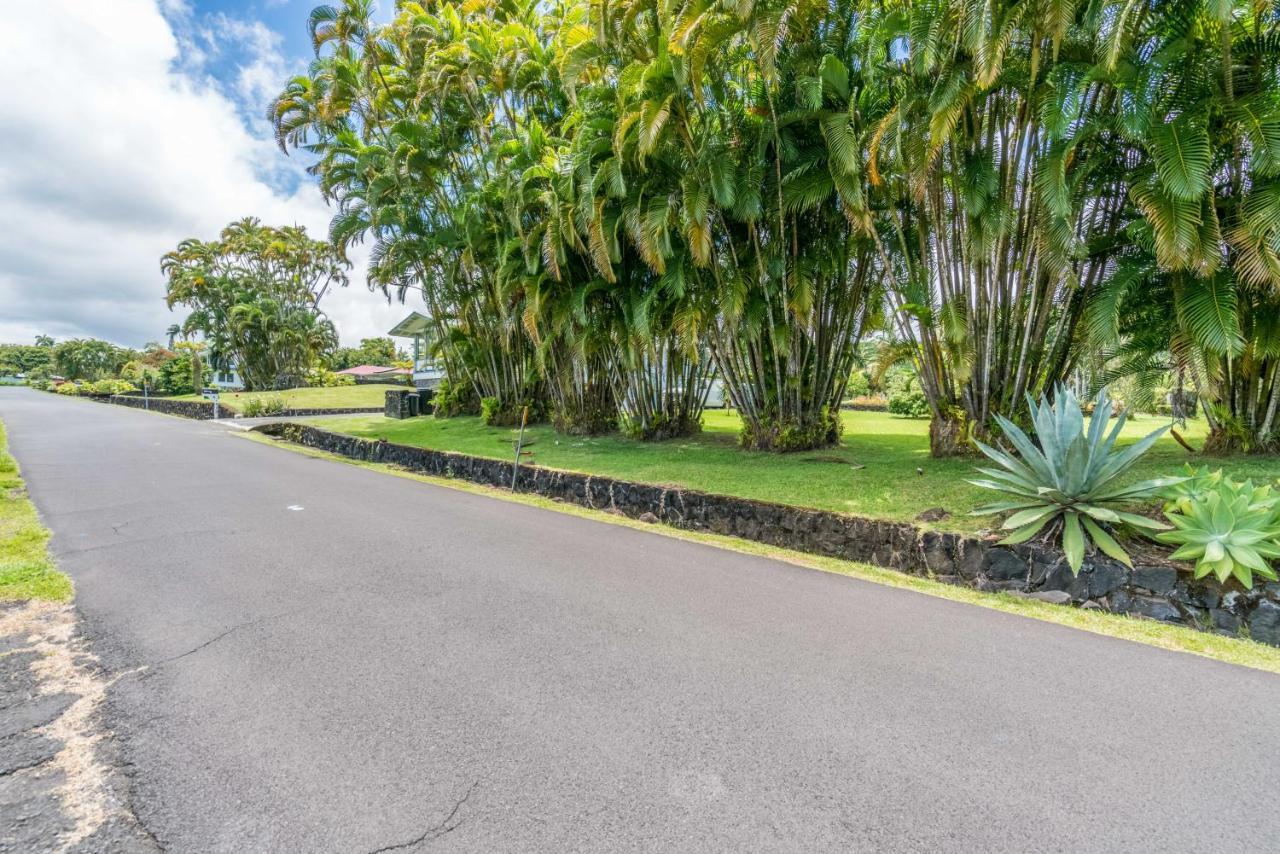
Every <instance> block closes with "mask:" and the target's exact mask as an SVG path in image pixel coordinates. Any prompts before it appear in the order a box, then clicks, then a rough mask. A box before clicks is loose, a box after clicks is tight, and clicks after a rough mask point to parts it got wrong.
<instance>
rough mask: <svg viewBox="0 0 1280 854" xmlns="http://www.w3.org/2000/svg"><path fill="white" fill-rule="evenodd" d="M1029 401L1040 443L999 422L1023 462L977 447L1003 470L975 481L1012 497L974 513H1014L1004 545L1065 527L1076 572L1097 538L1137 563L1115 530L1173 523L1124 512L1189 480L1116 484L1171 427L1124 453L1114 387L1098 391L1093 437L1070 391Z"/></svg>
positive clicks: (1149, 528)
mask: <svg viewBox="0 0 1280 854" xmlns="http://www.w3.org/2000/svg"><path fill="white" fill-rule="evenodd" d="M1027 403H1028V405H1029V406H1030V407H1031V422H1032V424H1033V425H1034V428H1035V434H1036V438H1037V439H1038V440H1039V444H1038V445H1037V443H1035V442H1032V441H1031V439H1030V438H1029V437H1028V436H1027V434H1026V433H1024V432H1022V430H1021V429H1020V428H1019V427H1018V426H1017V425H1016V424H1014V423H1013V422H1012V421H1010V420H1009V419H1007V418H1004V417H1002V416H996V421H997V423H998V424H999V425H1000V429H1001V430H1002V431H1003V432H1004V436H1005V438H1006V439H1008V440H1009V442H1010V443H1011V444H1012V445H1013V446H1014V448H1015V449H1016V450H1017V452H1018V454H1019V456H1020V457H1021V458H1020V459H1019V458H1017V457H1014V456H1013V455H1011V454H1007V453H1005V452H1004V451H1000V450H996V449H995V448H992V447H990V446H989V445H984V444H983V443H981V442H976V444H977V446H978V448H979V449H980V450H981V451H982V453H984V454H986V455H987V456H988V457H989V458H991V459H992V460H994V461H995V462H996V463H997V464H999V465H1000V467H1001V468H1000V469H990V468H980V469H978V471H980V472H982V473H983V474H985V475H987V477H988V478H989V479H986V480H972V481H969V482H970V483H972V484H973V485H974V486H981V487H984V488H986V489H994V490H997V491H999V492H1004V493H1006V494H1008V495H1009V496H1011V498H1010V499H1009V500H1007V501H1001V502H997V503H995V504H988V505H986V506H984V507H979V508H978V509H977V510H974V511H973V513H974V515H986V514H989V513H1007V512H1010V511H1012V512H1013V515H1012V516H1010V517H1009V518H1007V519H1006V520H1005V521H1004V524H1003V526H1002V527H1003V528H1004V529H1005V530H1007V531H1011V533H1010V534H1009V535H1008V536H1007V537H1005V538H1004V539H1003V540H1001V543H1004V544H1013V543H1022V542H1026V541H1027V540H1029V539H1031V538H1032V537H1034V536H1035V535H1036V534H1039V533H1040V532H1041V531H1043V530H1044V529H1045V528H1046V526H1048V525H1050V523H1053V524H1054V525H1055V527H1059V526H1060V530H1061V534H1062V550H1063V551H1064V552H1066V555H1067V562H1068V563H1069V564H1070V565H1071V571H1072V572H1075V573H1078V572H1079V571H1080V566H1081V564H1082V563H1083V561H1084V551H1085V548H1086V547H1088V546H1089V543H1090V540H1092V542H1093V544H1094V545H1096V546H1097V548H1099V549H1101V550H1102V551H1103V552H1104V553H1106V554H1108V555H1110V556H1111V557H1113V558H1115V559H1116V560H1119V561H1121V562H1123V563H1125V564H1129V565H1131V564H1130V561H1129V555H1128V553H1126V552H1125V550H1124V549H1123V548H1121V546H1120V544H1119V543H1117V542H1116V540H1115V538H1114V537H1113V536H1112V535H1111V534H1110V533H1109V532H1108V530H1107V527H1108V526H1120V525H1128V526H1130V527H1133V528H1137V529H1139V530H1147V531H1158V530H1166V529H1167V528H1168V526H1167V525H1163V524H1161V523H1160V522H1157V521H1155V520H1153V519H1148V518H1147V517H1145V516H1139V515H1138V514H1136V513H1128V512H1125V511H1123V510H1121V509H1120V508H1121V507H1124V506H1125V505H1127V504H1130V503H1132V502H1134V501H1137V500H1139V499H1142V498H1147V497H1149V496H1152V495H1154V494H1156V492H1157V491H1158V490H1162V489H1165V488H1167V487H1169V486H1171V485H1172V484H1174V483H1176V482H1177V481H1179V480H1181V478H1155V479H1152V480H1145V481H1142V482H1140V483H1135V484H1132V485H1129V486H1119V485H1117V484H1116V479H1117V478H1118V477H1119V476H1120V475H1122V474H1123V473H1124V472H1125V471H1126V470H1127V469H1129V467H1130V466H1132V465H1133V464H1134V463H1135V462H1137V460H1138V458H1139V457H1141V456H1142V455H1143V454H1144V453H1146V452H1147V449H1148V448H1150V447H1151V446H1152V444H1154V443H1155V441H1156V439H1158V438H1160V436H1161V435H1162V434H1163V433H1164V431H1165V430H1167V429H1169V428H1168V425H1165V426H1164V427H1161V428H1160V429H1158V430H1156V431H1154V432H1152V433H1151V434H1149V435H1147V436H1146V437H1144V438H1142V439H1140V440H1139V441H1137V442H1134V443H1133V444H1132V445H1129V446H1127V447H1125V448H1121V449H1117V448H1116V447H1115V444H1116V440H1117V439H1119V438H1120V431H1121V430H1122V429H1123V428H1124V423H1125V420H1126V418H1127V417H1128V413H1125V412H1122V413H1120V416H1119V418H1117V419H1116V423H1115V426H1114V427H1112V428H1111V430H1110V432H1108V431H1107V422H1108V421H1109V420H1110V419H1111V400H1110V398H1109V397H1108V396H1107V391H1106V389H1103V390H1102V391H1100V392H1098V396H1097V398H1096V399H1095V400H1094V407H1093V415H1092V416H1091V417H1090V420H1089V430H1088V432H1087V433H1086V432H1085V430H1084V414H1083V413H1082V412H1081V410H1080V403H1079V401H1077V400H1076V396H1075V395H1074V394H1072V393H1071V392H1070V391H1068V390H1067V389H1066V388H1064V387H1062V386H1059V387H1058V389H1057V392H1056V394H1055V400H1054V402H1053V403H1049V401H1048V399H1042V400H1041V402H1040V403H1039V404H1037V403H1036V402H1035V401H1033V400H1032V399H1031V398H1030V397H1028V398H1027ZM1051 530H1052V529H1051Z"/></svg>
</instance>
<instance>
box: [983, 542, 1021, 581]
mask: <svg viewBox="0 0 1280 854" xmlns="http://www.w3.org/2000/svg"><path fill="white" fill-rule="evenodd" d="M1028 569H1030V567H1028V566H1027V562H1026V561H1024V560H1022V559H1021V558H1019V557H1018V556H1017V555H1015V554H1014V553H1013V552H1011V551H1009V550H1008V549H988V550H987V554H986V556H985V557H984V558H983V559H982V574H983V575H985V576H986V577H987V578H989V579H991V580H992V581H1009V580H1011V579H1014V578H1021V579H1025V578H1026V576H1027V570H1028Z"/></svg>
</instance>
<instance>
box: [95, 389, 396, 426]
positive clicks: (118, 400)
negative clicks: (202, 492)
mask: <svg viewBox="0 0 1280 854" xmlns="http://www.w3.org/2000/svg"><path fill="white" fill-rule="evenodd" d="M89 399H90V400H96V401H98V402H100V403H114V404H116V405H117V406H132V407H134V408H135V409H145V408H147V407H146V404H145V403H144V401H143V398H142V396H141V395H136V394H115V395H111V396H110V397H108V396H106V395H91V396H89ZM150 401H151V406H150V409H152V410H153V411H155V412H163V413H164V414H166V415H177V416H180V417H182V418H195V419H199V420H210V419H212V418H213V403H212V402H210V401H207V400H171V399H169V398H166V397H152V398H151V399H150ZM220 409H221V412H219V415H221V416H222V417H223V418H235V417H237V416H238V415H239V413H237V412H236V411H235V410H233V409H228V408H227V406H226V404H223V405H222V406H221V407H220ZM381 411H382V407H381V406H368V407H364V408H361V409H334V408H329V409H323V408H320V409H316V408H313V409H286V410H284V411H283V412H275V413H272V414H271V415H264V416H261V417H263V418H298V417H301V416H304V415H370V414H372V413H375V412H381Z"/></svg>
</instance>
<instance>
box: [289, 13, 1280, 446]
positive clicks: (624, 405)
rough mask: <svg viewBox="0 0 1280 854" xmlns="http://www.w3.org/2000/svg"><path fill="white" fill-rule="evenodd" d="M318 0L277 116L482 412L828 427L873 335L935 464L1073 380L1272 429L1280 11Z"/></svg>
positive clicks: (1218, 434)
mask: <svg viewBox="0 0 1280 854" xmlns="http://www.w3.org/2000/svg"><path fill="white" fill-rule="evenodd" d="M371 11H372V2H371V0H344V3H343V4H342V5H340V6H321V7H319V8H317V9H315V10H314V11H313V12H312V14H311V18H310V28H311V34H312V38H313V43H314V46H315V53H316V59H315V61H314V62H313V63H312V65H311V68H310V70H309V72H308V73H307V74H306V75H303V76H300V77H296V78H294V79H293V80H291V81H289V83H288V84H287V86H286V87H285V89H284V91H283V92H282V93H281V94H280V96H279V97H278V98H277V100H276V101H275V102H274V103H273V105H272V107H271V119H272V121H273V122H274V124H275V127H276V131H277V137H278V140H279V142H280V144H281V146H282V147H283V148H284V149H285V150H286V151H287V150H289V149H291V148H302V149H305V150H307V151H309V152H311V153H312V154H313V155H314V157H315V158H316V160H315V164H314V166H313V167H312V171H313V173H314V175H315V176H316V177H317V179H318V181H319V183H320V186H321V188H322V189H323V191H324V193H325V194H326V196H327V198H328V199H329V200H330V201H331V203H333V204H334V206H335V207H336V210H337V213H336V216H335V217H334V220H333V223H332V227H331V235H330V237H331V240H332V242H333V243H334V245H335V247H337V248H338V249H339V250H340V251H342V252H345V251H346V250H347V249H348V248H349V247H350V246H351V245H352V244H354V243H357V242H361V241H369V242H370V243H371V244H372V256H371V257H372V261H371V266H370V272H369V276H370V284H371V285H372V286H375V287H380V288H382V289H384V290H386V291H387V292H393V293H398V294H399V295H400V296H401V297H403V296H404V295H405V294H406V293H407V292H410V291H414V292H419V293H421V295H422V297H423V299H424V300H425V301H426V304H427V306H428V309H429V313H430V315H431V317H432V319H433V321H434V323H435V324H436V327H437V328H436V335H435V340H436V342H437V344H436V346H437V347H438V349H439V357H440V358H441V360H442V361H443V362H444V363H445V365H446V368H447V371H448V375H449V378H450V381H451V384H453V385H454V386H455V390H456V388H462V387H465V388H467V389H470V390H471V391H472V392H473V393H474V395H475V398H476V399H477V400H479V399H484V400H485V404H486V405H485V413H486V416H487V417H488V418H489V419H490V420H491V421H492V422H494V423H508V422H511V421H513V420H514V419H516V417H517V415H518V413H520V412H521V411H522V410H523V409H524V408H525V407H529V408H530V409H531V410H532V411H533V412H534V413H535V414H537V415H541V414H544V413H545V414H546V415H548V416H549V417H551V418H552V419H553V420H554V422H555V423H556V425H557V426H558V427H559V428H560V429H561V430H564V431H566V432H570V433H598V432H603V431H607V430H612V429H615V428H619V427H620V428H621V429H623V430H624V431H626V432H628V433H629V434H632V435H635V436H639V437H642V438H663V437H670V436H678V435H682V434H687V433H689V432H692V431H695V430H697V429H698V426H699V423H700V420H701V410H702V407H703V405H704V403H705V400H706V398H707V391H708V388H709V385H710V383H711V382H712V380H713V378H717V377H718V378H719V379H720V380H721V381H722V382H723V383H724V386H725V390H726V393H727V396H728V398H729V400H730V402H731V403H732V405H733V406H734V407H735V408H736V409H737V410H738V411H739V412H740V413H741V415H742V421H743V429H742V443H743V445H744V446H746V447H752V448H767V449H776V450H790V449H800V448H812V447H819V446H822V445H826V444H830V443H832V442H835V441H837V440H838V438H839V430H840V420H839V418H838V408H839V404H840V401H841V399H842V397H843V396H844V392H845V385H846V383H847V381H848V378H849V375H850V372H851V369H852V368H853V366H854V360H855V359H856V350H857V345H858V343H859V341H860V340H861V339H863V338H864V336H869V335H874V336H877V337H880V338H882V339H885V340H887V341H888V342H889V343H890V344H891V345H892V347H891V349H892V352H895V353H898V354H901V356H902V358H904V359H906V360H907V361H909V362H910V364H911V365H912V366H913V367H914V369H915V370H916V372H917V374H918V376H919V378H920V382H921V385H922V387H923V389H924V391H925V395H926V397H927V399H928V404H929V409H930V412H931V416H932V426H931V440H932V441H931V444H932V449H933V452H934V453H935V454H939V455H946V454H952V453H960V452H964V451H966V450H967V449H968V448H969V447H971V439H973V438H974V437H975V436H978V437H981V436H983V435H986V434H987V433H988V432H989V429H990V425H991V424H992V423H993V420H994V418H995V416H996V415H1005V416H1009V417H1013V418H1022V417H1025V406H1026V404H1025V400H1026V398H1027V396H1028V395H1031V396H1038V395H1040V394H1042V393H1046V392H1051V390H1052V389H1053V388H1054V387H1055V386H1056V385H1058V384H1059V383H1062V382H1064V381H1066V380H1069V379H1071V378H1073V377H1077V376H1079V374H1080V372H1081V371H1082V370H1084V369H1086V368H1087V369H1088V370H1089V371H1090V374H1091V376H1092V377H1093V378H1094V379H1097V380H1098V381H1102V380H1104V379H1107V378H1109V377H1111V376H1114V375H1130V376H1133V377H1136V378H1138V379H1139V381H1141V382H1147V383H1151V382H1154V381H1155V378H1157V377H1167V376H1169V375H1170V374H1172V375H1174V376H1176V377H1177V378H1178V380H1179V382H1180V383H1181V382H1185V383H1186V384H1187V385H1188V386H1189V387H1191V388H1192V389H1194V390H1195V391H1197V392H1198V393H1199V395H1200V400H1201V401H1202V403H1203V406H1204V409H1205V414H1206V416H1207V417H1208V418H1209V420H1210V423H1211V425H1212V431H1213V438H1212V442H1213V443H1214V445H1215V447H1217V448H1218V449H1219V450H1252V449H1267V448H1273V447H1274V446H1275V444H1276V441H1277V435H1276V434H1277V432H1278V428H1280V424H1278V423H1277V418H1276V409H1277V404H1278V403H1280V80H1278V79H1277V77H1278V75H1280V71H1278V69H1280V5H1277V3H1276V2H1275V0H1272V2H1253V3H1244V2H1234V1H1233V0H1215V2H1206V0H1180V2H1160V0H1093V2H1090V0H877V2H874V3H871V2H862V0H823V2H816V0H658V2H652V0H649V2H642V0H552V1H551V2H546V1H545V0H544V2H536V0H526V2H523V3H517V2H511V0H499V2H487V3H481V2H479V0H463V2H461V3H458V4H454V3H448V2H439V0H426V2H407V0H401V2H399V3H397V5H396V9H395V16H394V19H393V20H392V21H391V22H390V23H388V24H375V23H373V22H372V19H371Z"/></svg>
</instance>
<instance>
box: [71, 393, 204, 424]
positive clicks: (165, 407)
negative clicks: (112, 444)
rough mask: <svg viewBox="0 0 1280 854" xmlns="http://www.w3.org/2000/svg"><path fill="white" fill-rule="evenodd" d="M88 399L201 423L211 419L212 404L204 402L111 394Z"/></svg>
mask: <svg viewBox="0 0 1280 854" xmlns="http://www.w3.org/2000/svg"><path fill="white" fill-rule="evenodd" d="M89 399H90V400H96V401H98V402H100V403H114V404H115V405H116V406H132V407H133V408H134V409H150V410H151V411H152V412H163V413H164V414H165V415H177V416H179V417H181V418H196V419H199V420H202V421H207V420H209V419H212V418H213V404H212V403H209V402H208V401H204V400H169V399H168V398H164V397H152V398H149V399H144V398H142V397H141V396H135V395H132V394H113V395H111V396H110V397H107V396H99V395H93V396H92V397H90V398H89ZM148 404H149V405H148Z"/></svg>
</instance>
